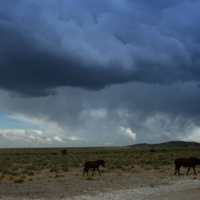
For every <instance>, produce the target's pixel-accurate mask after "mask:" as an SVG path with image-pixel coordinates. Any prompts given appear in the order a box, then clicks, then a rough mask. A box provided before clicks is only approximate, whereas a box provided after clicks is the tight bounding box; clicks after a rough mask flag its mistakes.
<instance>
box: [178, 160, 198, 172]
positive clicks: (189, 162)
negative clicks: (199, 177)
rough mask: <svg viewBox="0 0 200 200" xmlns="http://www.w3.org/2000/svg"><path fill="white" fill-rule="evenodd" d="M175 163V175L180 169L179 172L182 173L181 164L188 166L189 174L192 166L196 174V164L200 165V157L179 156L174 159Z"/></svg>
mask: <svg viewBox="0 0 200 200" xmlns="http://www.w3.org/2000/svg"><path fill="white" fill-rule="evenodd" d="M174 163H175V173H174V175H176V173H177V171H178V174H179V175H181V174H180V168H181V166H183V167H188V170H187V175H188V172H189V170H190V168H191V167H192V168H193V170H194V174H195V175H196V171H195V165H200V159H197V158H178V159H176V160H175V161H174Z"/></svg>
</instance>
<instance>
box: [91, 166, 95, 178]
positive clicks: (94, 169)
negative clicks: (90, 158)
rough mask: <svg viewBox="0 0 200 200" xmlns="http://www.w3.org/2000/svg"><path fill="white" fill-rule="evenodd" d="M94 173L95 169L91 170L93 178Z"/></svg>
mask: <svg viewBox="0 0 200 200" xmlns="http://www.w3.org/2000/svg"><path fill="white" fill-rule="evenodd" d="M94 171H95V167H94V168H93V173H92V176H94Z"/></svg>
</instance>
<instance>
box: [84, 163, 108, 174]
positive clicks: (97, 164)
mask: <svg viewBox="0 0 200 200" xmlns="http://www.w3.org/2000/svg"><path fill="white" fill-rule="evenodd" d="M99 165H102V166H103V167H105V162H104V160H97V161H85V168H84V170H83V175H84V174H85V172H86V173H87V175H88V171H89V168H93V173H92V176H94V171H95V168H97V170H98V171H99V175H100V176H101V172H100V170H99Z"/></svg>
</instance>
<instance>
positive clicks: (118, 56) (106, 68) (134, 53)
mask: <svg viewBox="0 0 200 200" xmlns="http://www.w3.org/2000/svg"><path fill="white" fill-rule="evenodd" d="M0 4H1V8H0V44H1V46H0V87H1V88H2V89H5V90H9V91H13V92H16V93H20V94H21V95H23V96H44V95H48V94H49V93H52V92H53V90H54V89H55V88H57V87H62V86H73V87H80V88H85V89H92V90H99V89H102V88H105V87H106V86H109V85H113V84H121V83H127V82H131V81H137V82H145V83H151V84H155V83H158V84H172V83H175V82H177V81H182V82H187V81H197V82H199V77H200V69H199V64H200V58H199V53H198V52H199V50H200V45H199V41H200V28H199V25H198V24H199V20H198V19H199V17H200V14H199V11H198V8H199V6H200V2H199V1H194V0H193V1H192V0H191V1H186V0H176V1H167V2H161V1H158V0H154V1H146V0H143V1H141V3H138V2H137V1H125V0H124V1H117V2H115V3H114V2H112V1H95V3H94V1H86V2H85V3H84V2H78V3H77V2H71V1H59V0H57V1H31V0H29V1H25V2H24V1H12V0H9V1H8V0H7V1H1V3H0Z"/></svg>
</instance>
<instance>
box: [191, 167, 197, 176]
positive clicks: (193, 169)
mask: <svg viewBox="0 0 200 200" xmlns="http://www.w3.org/2000/svg"><path fill="white" fill-rule="evenodd" d="M192 167H193V170H194V174H195V175H197V174H196V170H195V167H194V166H192Z"/></svg>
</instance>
